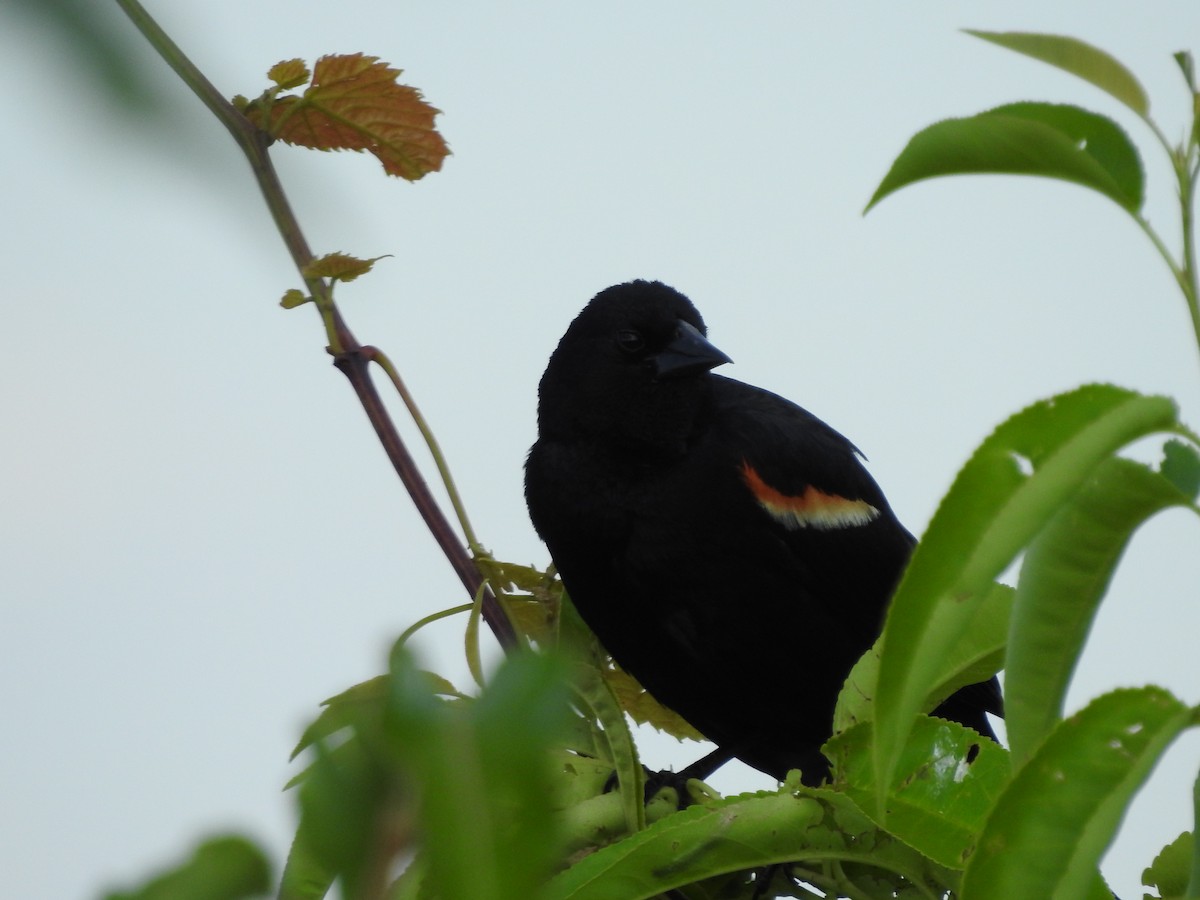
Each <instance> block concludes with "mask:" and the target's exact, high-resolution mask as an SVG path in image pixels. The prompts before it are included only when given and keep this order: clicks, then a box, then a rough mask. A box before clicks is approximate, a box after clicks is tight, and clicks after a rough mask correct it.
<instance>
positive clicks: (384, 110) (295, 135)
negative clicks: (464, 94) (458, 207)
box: [243, 53, 450, 181]
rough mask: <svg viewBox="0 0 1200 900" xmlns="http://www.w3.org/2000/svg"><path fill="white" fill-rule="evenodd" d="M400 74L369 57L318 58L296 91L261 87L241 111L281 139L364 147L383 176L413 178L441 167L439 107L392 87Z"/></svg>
mask: <svg viewBox="0 0 1200 900" xmlns="http://www.w3.org/2000/svg"><path fill="white" fill-rule="evenodd" d="M400 74H401V73H400V70H399V69H393V68H392V67H391V66H389V65H387V64H386V63H381V62H379V59H378V58H377V57H374V56H364V55H363V54H361V53H354V54H350V55H346V56H322V57H321V58H320V59H318V60H317V62H316V64H315V65H314V66H313V77H312V84H311V85H310V86H309V87H308V89H307V90H305V91H304V93H303V95H301V96H295V95H286V96H282V97H276V96H275V95H274V94H273V93H271V92H267V93H266V94H264V95H263V96H262V97H260V98H259V99H257V100H254V101H252V102H250V103H249V104H247V105H246V106H245V108H244V109H243V112H244V113H245V115H246V117H247V118H248V119H249V120H250V121H251V122H253V123H254V124H255V125H257V126H258V127H260V128H262V129H263V130H264V131H266V132H267V133H268V134H270V135H271V136H272V137H275V138H278V139H279V140H281V141H284V142H285V143H288V144H296V145H299V146H301V147H311V148H313V149H315V150H356V151H363V150H365V151H367V152H369V153H371V154H373V155H374V156H375V157H376V158H377V159H378V160H379V161H380V162H381V163H383V169H384V171H385V172H387V173H388V174H389V175H396V176H398V177H400V178H404V179H407V180H408V181H416V180H417V179H419V178H421V177H423V176H425V175H427V174H428V173H430V172H436V171H438V170H439V169H441V167H442V161H443V160H444V159H445V158H446V156H447V155H448V154H449V152H450V150H449V148H447V146H446V142H445V141H444V140H443V139H442V136H441V135H440V134H439V133H438V131H437V129H436V128H435V127H434V124H433V120H434V117H435V116H437V114H438V110H436V109H434V108H433V107H432V106H430V105H429V104H428V103H426V102H425V101H424V100H423V99H422V98H421V92H420V91H418V90H416V89H415V88H411V87H408V86H407V85H402V84H398V83H397V82H396V78H397V77H398V76H399V75H400Z"/></svg>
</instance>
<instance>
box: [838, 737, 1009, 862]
mask: <svg viewBox="0 0 1200 900" xmlns="http://www.w3.org/2000/svg"><path fill="white" fill-rule="evenodd" d="M870 738H871V729H870V728H869V727H867V726H866V725H859V726H857V727H855V728H853V729H851V730H850V731H848V732H846V733H844V734H840V735H838V736H837V737H835V738H833V740H831V741H830V742H829V743H828V744H826V746H825V748H824V750H825V753H826V755H827V756H828V757H829V758H830V759H831V760H833V762H834V771H835V782H834V784H835V786H836V787H837V788H838V789H839V790H841V791H844V792H845V793H846V795H847V796H848V797H850V798H851V799H852V800H854V801H855V803H857V804H858V805H859V807H860V808H862V809H864V810H870V809H871V807H872V806H873V801H874V797H875V793H876V785H875V783H874V772H873V770H872V767H871V747H870ZM1010 771H1011V767H1010V765H1009V759H1008V752H1007V751H1005V750H1004V748H1003V747H1001V746H1000V745H999V744H997V743H995V742H994V741H992V740H990V739H989V738H985V737H981V736H980V735H979V734H976V733H975V732H974V731H972V730H971V729H969V728H965V727H963V726H962V725H959V724H958V723H957V722H949V721H946V720H945V719H934V718H930V717H928V716H921V717H919V718H918V719H917V721H916V723H915V726H914V728H913V729H912V732H911V733H910V735H909V738H908V743H907V744H906V746H905V748H904V751H903V752H902V753H901V756H900V761H899V763H898V765H897V767H896V774H895V775H894V776H893V780H892V784H891V785H890V786H889V787H888V790H887V797H888V799H887V805H888V816H887V829H888V831H889V832H891V833H892V834H894V835H895V836H896V837H898V838H900V839H901V840H902V841H904V842H905V843H907V844H908V845H909V846H910V847H913V848H914V849H916V850H918V851H920V852H921V853H923V854H924V855H925V856H928V857H929V858H930V859H932V860H934V861H936V862H938V863H940V864H941V865H943V866H947V867H949V868H952V869H961V868H962V867H963V865H964V864H965V862H966V859H967V857H969V856H970V855H971V852H972V851H973V850H974V847H975V838H976V836H977V835H978V834H979V832H980V831H981V830H982V829H983V823H984V822H985V821H986V819H987V815H988V813H989V812H990V811H991V809H992V804H993V803H994V802H995V799H996V797H998V796H999V795H1000V793H1001V791H1002V790H1003V789H1004V786H1005V785H1006V784H1007V783H1008V780H1009V775H1010Z"/></svg>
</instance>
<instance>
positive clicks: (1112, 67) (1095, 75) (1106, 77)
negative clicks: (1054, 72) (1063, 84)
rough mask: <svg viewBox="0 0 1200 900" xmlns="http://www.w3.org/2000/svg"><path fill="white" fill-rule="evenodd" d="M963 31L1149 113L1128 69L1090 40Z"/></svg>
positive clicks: (1145, 101)
mask: <svg viewBox="0 0 1200 900" xmlns="http://www.w3.org/2000/svg"><path fill="white" fill-rule="evenodd" d="M964 30H965V31H966V33H967V34H969V35H972V36H974V37H977V38H981V39H982V40H985V41H990V42H991V43H993V44H998V45H999V46H1001V47H1005V48H1007V49H1009V50H1015V51H1016V52H1017V53H1023V54H1025V55H1026V56H1031V57H1033V58H1034V59H1038V60H1041V61H1042V62H1045V63H1049V64H1050V65H1052V66H1057V67H1058V68H1060V69H1062V70H1063V71H1066V72H1070V73H1071V74H1072V75H1077V76H1078V77H1080V78H1082V79H1083V80H1084V81H1088V82H1091V83H1092V84H1094V85H1095V86H1096V87H1098V88H1100V90H1102V91H1104V92H1105V93H1107V94H1109V95H1110V96H1112V97H1115V98H1116V99H1117V100H1120V101H1121V102H1122V103H1124V104H1125V105H1126V106H1128V107H1129V108H1130V109H1132V110H1133V111H1134V112H1135V113H1137V114H1138V115H1139V116H1142V117H1143V118H1144V117H1145V116H1147V115H1149V113H1150V100H1149V98H1148V97H1147V96H1146V91H1145V89H1144V88H1143V87H1142V85H1141V83H1140V82H1139V81H1138V80H1137V78H1136V77H1135V76H1134V74H1133V73H1132V72H1130V71H1129V70H1128V69H1127V68H1125V66H1124V65H1122V64H1121V63H1120V62H1119V61H1118V60H1117V59H1116V58H1115V57H1113V56H1111V55H1110V54H1108V53H1106V52H1105V51H1103V50H1101V49H1099V48H1098V47H1093V46H1092V45H1091V44H1087V43H1084V42H1083V41H1081V40H1079V39H1077V38H1072V37H1063V36H1061V35H1057V34H1030V33H1028V32H1021V31H1004V32H1000V31H973V30H971V29H970V28H967V29H964Z"/></svg>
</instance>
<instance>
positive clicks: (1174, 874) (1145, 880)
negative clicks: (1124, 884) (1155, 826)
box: [1142, 831, 1195, 898]
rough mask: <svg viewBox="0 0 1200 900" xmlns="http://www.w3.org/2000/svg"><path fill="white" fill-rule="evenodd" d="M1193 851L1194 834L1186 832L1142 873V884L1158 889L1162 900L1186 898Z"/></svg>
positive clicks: (1161, 851)
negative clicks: (1164, 899) (1166, 899)
mask: <svg viewBox="0 0 1200 900" xmlns="http://www.w3.org/2000/svg"><path fill="white" fill-rule="evenodd" d="M1193 849H1195V841H1193V840H1192V833H1191V832H1190V831H1185V832H1184V833H1183V834H1181V835H1179V837H1177V838H1175V840H1173V841H1171V843H1169V844H1167V846H1165V847H1163V848H1162V850H1160V851H1159V853H1158V856H1156V857H1154V862H1152V863H1151V864H1150V865H1149V866H1148V867H1147V868H1146V869H1145V871H1143V872H1142V884H1143V885H1145V886H1146V887H1148V888H1155V889H1157V891H1158V896H1159V897H1162V898H1171V897H1186V896H1187V887H1188V877H1189V876H1190V875H1191V871H1192V850H1193Z"/></svg>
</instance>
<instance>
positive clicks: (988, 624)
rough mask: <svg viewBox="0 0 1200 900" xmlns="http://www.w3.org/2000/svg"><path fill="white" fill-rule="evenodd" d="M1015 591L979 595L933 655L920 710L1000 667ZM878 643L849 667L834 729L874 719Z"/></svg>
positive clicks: (1002, 588) (996, 587) (995, 588)
mask: <svg viewBox="0 0 1200 900" xmlns="http://www.w3.org/2000/svg"><path fill="white" fill-rule="evenodd" d="M1014 594H1015V591H1014V590H1013V589H1012V588H1011V587H1009V586H1008V585H1006V584H993V585H991V586H990V587H989V588H988V590H987V591H986V592H985V593H984V595H983V596H982V597H981V598H980V601H979V603H978V604H977V605H976V606H975V607H974V610H973V613H972V617H971V621H970V622H969V623H968V624H967V625H966V626H965V631H964V633H963V636H962V638H961V639H960V640H958V641H957V642H956V643H955V644H954V646H953V647H952V648H951V650H950V652H949V653H947V654H946V655H945V656H943V657H941V658H940V659H939V660H938V662H940V664H941V665H940V667H939V669H938V672H937V674H935V675H934V676H933V687H931V688H930V689H929V693H928V694H927V695H926V697H925V702H924V703H923V704H922V705H921V709H920V712H923V713H928V712H930V711H932V710H933V709H934V708H936V707H937V706H938V705H939V704H941V703H942V701H943V700H945V699H946V698H947V697H949V696H950V695H951V694H953V693H954V692H955V691H957V690H958V689H959V688H962V687H965V686H967V685H969V684H977V683H978V682H981V681H987V680H988V679H989V678H991V677H992V676H993V675H995V674H996V673H997V672H999V671H1000V670H1001V669H1002V668H1003V667H1004V648H1005V645H1006V644H1007V642H1008V623H1009V618H1010V616H1011V614H1012V603H1013V595H1014ZM879 644H880V641H879V640H876V641H875V643H874V645H872V647H871V649H870V650H868V651H867V652H866V653H864V654H863V655H862V658H861V659H859V661H858V662H857V663H855V665H854V668H853V669H851V670H850V676H849V677H848V678H847V679H846V683H845V685H844V686H843V687H842V690H841V692H840V693H839V694H838V700H837V707H836V708H835V709H834V713H833V732H834V734H837V733H839V732H842V731H846V730H847V729H849V728H852V727H853V726H854V725H857V724H859V723H861V722H867V721H870V720H871V719H872V718H874V715H875V713H874V707H875V684H876V679H877V678H878V677H879Z"/></svg>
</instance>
